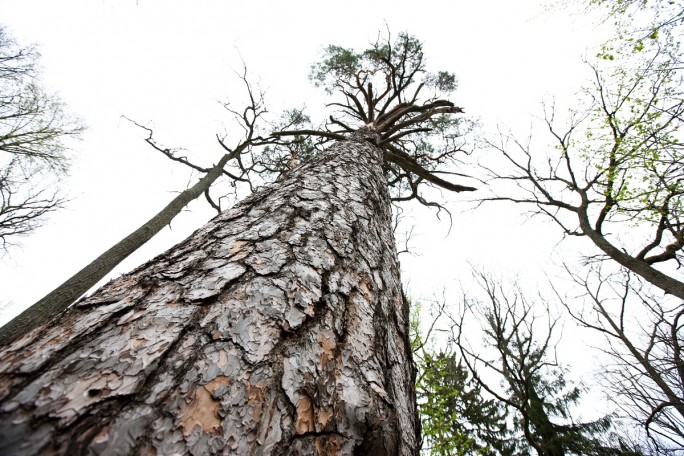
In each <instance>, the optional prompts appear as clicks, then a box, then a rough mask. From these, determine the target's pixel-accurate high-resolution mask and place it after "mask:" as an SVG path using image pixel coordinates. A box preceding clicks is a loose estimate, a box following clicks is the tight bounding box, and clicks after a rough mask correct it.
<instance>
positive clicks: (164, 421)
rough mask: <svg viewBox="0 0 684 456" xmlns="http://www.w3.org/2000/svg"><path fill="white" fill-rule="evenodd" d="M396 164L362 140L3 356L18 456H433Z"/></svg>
mask: <svg viewBox="0 0 684 456" xmlns="http://www.w3.org/2000/svg"><path fill="white" fill-rule="evenodd" d="M390 212H391V208H390V202H389V195H388V192H387V187H386V182H385V177H384V175H383V171H382V151H381V150H380V149H379V148H377V147H376V146H375V145H373V144H372V143H371V142H369V141H367V140H366V139H364V138H362V137H361V136H356V135H352V136H351V137H350V138H349V139H348V140H346V141H340V142H338V143H336V144H334V145H333V146H331V147H330V148H329V149H328V150H326V151H324V152H322V153H321V154H319V155H318V156H317V157H315V158H314V159H312V160H310V161H309V162H307V163H305V164H303V165H301V166H300V167H298V168H296V169H294V170H292V171H291V172H290V173H288V174H287V175H285V176H283V177H281V178H280V179H279V180H278V181H276V182H275V183H273V184H271V185H269V186H266V187H264V188H262V189H261V190H259V191H257V192H255V193H254V194H252V195H251V196H250V197H248V198H247V199H245V200H244V201H242V202H241V203H239V204H237V205H236V206H235V207H234V208H232V209H230V210H228V211H226V212H224V213H222V214H221V215H219V216H218V217H216V218H215V219H213V220H212V221H210V222H209V223H208V224H207V225H205V226H204V227H203V228H201V229H200V230H198V231H197V232H195V233H194V234H193V235H192V236H191V237H190V238H188V239H187V240H185V241H184V242H182V243H180V244H178V245H177V246H175V247H173V248H172V249H170V250H169V251H167V252H166V253H164V254H162V255H160V256H159V257H157V258H155V259H153V260H151V261H150V262H148V263H147V264H144V265H142V266H141V267H139V268H138V269H136V270H135V271H133V272H132V273H130V274H127V275H125V276H122V277H121V278H119V279H117V280H114V281H112V282H110V283H109V284H107V285H105V286H104V287H103V288H101V289H100V290H99V291H97V292H96V293H95V294H93V295H92V296H90V297H88V298H86V299H83V300H81V301H80V302H78V303H77V304H76V305H74V306H72V308H71V309H69V310H68V311H67V312H65V313H64V314H62V315H61V316H60V317H59V318H57V319H55V320H54V321H53V322H51V323H49V324H47V325H44V326H43V327H40V328H38V329H37V330H35V331H32V332H31V333H29V334H27V335H26V336H24V337H22V338H21V339H19V340H16V341H15V342H14V343H13V344H12V345H11V346H9V347H8V348H7V349H5V350H4V351H3V352H1V353H0V385H2V393H0V394H1V396H0V398H1V400H2V403H1V404H0V450H2V451H0V452H2V454H41V453H53V454H70V455H71V454H160V455H161V454H192V455H200V454H201V455H205V454H241V455H242V454H354V453H356V454H388V455H390V454H397V455H410V454H417V451H418V440H417V426H418V424H417V418H416V408H415V393H414V389H413V388H414V387H413V380H414V367H413V363H412V360H411V355H410V350H409V342H408V310H407V307H406V303H405V301H404V299H403V295H402V292H401V282H400V278H399V267H398V262H397V258H396V250H395V246H394V240H393V234H392V228H391V213H390Z"/></svg>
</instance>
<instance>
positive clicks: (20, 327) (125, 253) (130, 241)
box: [0, 153, 235, 347]
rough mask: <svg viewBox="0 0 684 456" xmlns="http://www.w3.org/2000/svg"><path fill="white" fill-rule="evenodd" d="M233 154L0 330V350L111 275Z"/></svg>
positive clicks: (202, 189)
mask: <svg viewBox="0 0 684 456" xmlns="http://www.w3.org/2000/svg"><path fill="white" fill-rule="evenodd" d="M234 155H235V153H233V154H225V155H224V156H223V158H221V160H219V162H218V164H216V165H215V166H214V167H213V168H211V169H210V170H209V172H207V174H206V175H205V176H204V177H202V179H200V180H199V181H198V182H197V183H196V184H195V185H193V186H192V187H190V188H187V189H185V190H184V191H182V192H181V193H180V194H179V195H178V196H176V197H175V198H174V199H173V200H171V202H170V203H169V204H167V205H166V206H165V207H164V209H162V210H161V211H159V213H157V214H156V215H155V216H154V217H152V218H151V219H150V220H148V221H147V222H145V223H143V224H142V226H140V227H139V228H138V229H136V230H135V231H133V232H132V233H131V234H129V235H128V236H126V237H125V238H123V239H122V240H121V241H119V242H117V243H116V244H115V245H114V246H112V247H110V248H109V249H108V250H106V251H105V252H104V253H103V254H102V255H100V256H99V257H97V258H95V260H93V261H92V262H91V263H90V264H88V265H87V266H85V267H84V268H83V269H81V270H80V271H78V272H77V273H76V274H74V275H73V276H71V277H70V278H69V279H67V280H66V281H65V282H64V283H63V284H61V285H60V286H58V287H57V288H55V289H54V290H52V291H51V292H50V293H48V294H47V295H46V296H44V297H43V298H42V299H41V300H39V301H38V302H36V303H35V304H33V305H32V306H31V307H29V308H28V309H26V310H24V311H23V312H22V313H20V314H19V315H17V316H16V317H15V318H13V319H12V320H11V321H10V322H9V323H7V324H6V325H4V326H2V327H0V347H2V346H3V345H5V344H7V343H9V342H11V341H13V340H14V339H16V338H17V337H19V336H22V335H24V334H26V333H27V332H29V331H30V330H32V329H34V328H36V327H37V326H39V325H42V324H43V323H46V322H47V321H48V320H50V319H51V318H52V317H54V316H55V315H57V314H58V313H59V312H61V311H63V310H64V309H66V308H67V307H69V306H70V305H71V304H73V303H74V301H76V300H77V299H78V298H80V297H81V296H83V295H84V294H85V293H86V292H87V291H88V290H90V289H91V288H92V287H94V286H95V285H96V284H97V282H99V281H100V280H101V279H102V278H103V277H105V276H106V275H107V274H109V273H110V272H112V269H114V268H115V267H117V266H118V265H119V263H121V262H122V261H123V260H125V259H126V258H128V257H129V256H130V255H131V254H132V253H133V252H135V251H136V250H138V249H139V248H140V247H142V246H143V245H145V243H146V242H147V241H149V240H150V239H152V238H153V237H154V235H156V234H157V233H159V232H160V231H161V230H162V229H163V228H164V227H165V226H167V225H169V224H170V223H171V221H172V220H173V219H174V218H176V216H177V215H178V214H180V212H181V211H182V210H183V209H184V208H185V207H186V206H187V205H188V204H190V202H191V201H192V200H194V199H196V198H197V197H199V196H200V195H201V194H203V193H204V192H206V191H208V190H209V188H210V187H211V184H213V183H214V182H215V181H216V179H218V178H219V177H220V176H221V173H222V172H223V167H224V166H225V165H226V163H227V162H228V160H229V159H231V158H233V156H234Z"/></svg>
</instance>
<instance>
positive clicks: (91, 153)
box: [0, 0, 599, 322]
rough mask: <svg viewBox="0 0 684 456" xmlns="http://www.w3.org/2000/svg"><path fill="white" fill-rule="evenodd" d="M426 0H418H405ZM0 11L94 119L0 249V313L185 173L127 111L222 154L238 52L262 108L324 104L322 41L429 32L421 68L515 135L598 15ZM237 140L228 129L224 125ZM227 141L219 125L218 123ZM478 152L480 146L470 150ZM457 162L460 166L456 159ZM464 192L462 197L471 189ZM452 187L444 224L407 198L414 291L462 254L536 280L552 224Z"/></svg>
mask: <svg viewBox="0 0 684 456" xmlns="http://www.w3.org/2000/svg"><path fill="white" fill-rule="evenodd" d="M418 4H420V9H417V8H416V6H417V5H418ZM0 22H1V23H2V24H3V25H4V26H6V27H7V28H8V31H9V32H10V33H11V34H12V35H13V36H14V37H15V38H16V39H17V40H19V41H20V42H21V43H25V44H26V43H35V44H37V45H38V46H39V48H40V51H41V53H42V59H41V63H42V66H43V69H44V72H43V80H44V83H45V85H46V86H48V87H49V88H50V89H51V90H54V91H57V92H58V93H59V94H60V96H61V98H62V99H63V100H64V102H65V103H66V104H67V105H68V107H69V109H70V111H71V112H73V113H74V114H75V115H77V116H79V117H80V118H81V119H83V121H84V123H85V124H86V125H87V126H88V129H87V130H86V132H85V134H84V135H83V140H82V141H80V142H78V143H76V144H75V145H74V150H73V157H74V158H73V167H72V170H71V175H70V177H69V178H68V179H67V180H66V181H65V182H64V189H65V190H67V191H68V194H69V195H70V196H71V198H72V200H71V202H70V203H69V204H68V205H67V208H66V209H65V210H62V211H61V212H59V213H56V214H54V215H53V216H52V217H51V218H50V221H49V223H48V224H47V226H46V227H44V228H42V229H41V230H39V231H38V232H36V234H34V235H32V236H31V237H28V238H25V239H24V240H23V247H22V248H21V249H14V250H12V251H11V255H10V256H9V257H8V256H5V257H4V258H2V259H0V303H3V304H4V305H5V308H4V309H2V311H1V315H0V322H4V321H7V320H8V319H10V318H11V317H12V316H13V315H15V314H16V313H18V312H20V311H21V310H22V309H23V308H25V307H27V306H28V305H30V304H32V303H33V302H35V301H36V300H37V299H39V298H41V297H42V296H43V295H45V294H46V293H47V292H48V291H50V290H51V289H53V288H54V287H55V286H57V285H59V284H60V283H61V282H62V281H63V280H65V279H66V278H68V277H69V276H70V275H71V274H73V273H74V272H76V271H77V270H78V269H79V268H81V267H83V266H84V265H85V264H87V263H88V262H89V261H91V260H92V259H94V258H95V257H96V256H97V255H99V254H100V253H101V252H103V251H104V250H105V249H106V248H108V247H110V246H111V245H112V244H114V243H115V242H117V241H119V240H120V239H121V238H122V237H123V236H125V235H127V234H128V233H130V232H131V231H132V230H134V229H135V228H137V227H138V226H139V225H140V224H141V223H143V222H144V221H146V220H147V219H148V218H150V217H151V216H152V215H153V214H154V213H156V212H157V211H158V210H160V209H161V208H162V207H163V205H165V204H166V203H167V202H168V201H169V200H170V199H171V198H172V197H173V196H174V192H177V191H180V190H182V189H184V188H185V187H186V186H187V185H188V183H189V182H194V181H195V180H196V176H191V175H190V174H189V173H188V171H187V170H186V169H184V168H183V167H181V166H180V165H175V164H172V163H171V162H169V161H168V160H167V159H165V158H163V157H162V156H160V155H159V154H158V153H157V152H155V151H154V150H152V149H151V148H149V146H146V145H145V144H144V142H143V140H142V138H143V133H142V132H141V131H139V130H138V129H136V128H134V127H132V126H131V125H130V124H129V123H128V122H126V121H124V120H122V118H121V116H122V115H125V116H127V117H130V118H132V119H135V120H136V121H138V122H140V123H144V124H146V125H149V126H151V127H154V129H155V136H156V138H157V140H158V141H159V142H160V143H162V144H163V145H165V146H168V147H184V148H186V149H187V150H188V155H189V156H190V157H192V158H193V159H194V160H196V161H198V162H200V163H202V164H204V165H210V164H212V163H214V162H216V161H217V160H218V158H220V156H221V150H219V148H218V146H217V144H216V141H215V136H214V135H215V133H217V132H221V131H222V124H223V122H225V121H226V120H227V115H226V113H225V112H224V111H223V110H222V109H221V107H220V105H219V103H217V100H231V101H232V102H233V103H234V104H235V105H236V106H240V103H241V100H242V98H241V97H242V96H243V95H244V93H243V91H242V89H241V87H240V85H239V81H238V80H237V78H236V76H235V73H234V71H235V70H239V69H240V68H241V66H242V63H241V58H242V59H243V60H244V62H245V63H246V65H247V67H248V69H249V77H250V79H252V80H253V81H255V82H258V83H259V85H260V86H261V87H262V88H263V89H264V90H265V91H266V97H267V101H268V102H269V109H270V111H271V112H273V113H277V112H278V111H279V110H280V109H282V108H284V107H292V106H299V107H301V106H308V107H312V108H314V107H317V106H319V105H320V104H321V97H320V93H319V92H318V90H317V89H315V88H314V87H312V85H311V84H310V83H309V82H308V80H307V73H308V68H309V65H310V64H311V63H312V62H313V61H315V60H316V59H318V58H319V57H320V56H321V54H322V48H323V46H325V45H327V44H340V45H343V46H347V47H357V48H363V47H364V46H367V44H368V43H369V42H370V41H372V40H374V39H375V38H376V36H377V34H378V31H381V30H384V29H385V27H386V26H389V28H390V29H391V30H392V31H393V32H394V33H397V32H399V31H408V32H409V33H412V34H414V35H416V36H417V37H418V38H419V39H421V40H422V41H423V42H424V43H425V51H426V54H427V57H428V64H429V67H430V68H433V69H440V70H449V71H452V72H454V73H455V74H456V75H457V76H458V79H459V81H460V85H459V90H458V91H457V93H456V94H455V96H454V97H453V101H454V102H455V103H456V104H457V105H459V106H463V107H464V108H465V110H466V112H467V113H468V115H469V116H472V117H473V118H475V119H479V120H480V121H481V123H482V125H483V128H484V129H485V130H488V131H492V130H494V129H495V128H496V126H497V125H503V126H509V127H511V128H514V129H516V130H517V131H519V132H520V133H521V134H523V135H524V134H526V133H527V127H528V125H529V124H530V123H532V122H534V121H535V120H534V117H533V116H535V115H537V116H538V115H540V114H541V110H540V102H541V100H542V99H544V98H545V97H546V98H547V99H548V98H549V97H555V99H556V101H557V103H558V104H559V106H561V107H562V106H572V104H573V102H574V100H575V98H576V97H575V95H574V94H575V93H576V92H577V90H578V89H579V88H580V86H581V85H582V83H583V82H584V81H585V80H586V78H587V77H588V72H587V68H586V66H585V65H584V64H583V63H582V59H583V58H584V57H591V56H592V55H594V54H595V47H596V46H597V44H598V42H599V37H598V35H597V33H595V30H594V29H595V25H596V23H595V22H596V21H593V20H591V19H587V18H584V17H582V16H573V15H571V14H570V12H563V11H558V10H556V11H552V12H546V10H545V8H544V6H543V5H542V4H541V3H540V2H538V1H535V0H518V1H516V2H512V1H510V0H489V1H482V0H478V1H476V0H470V1H464V0H460V1H449V2H447V1H436V0H423V1H422V2H420V3H418V2H415V1H412V2H407V1H397V0H394V1H374V2H368V1H367V0H365V1H347V2H335V3H333V2H322V1H320V0H319V1H290V2H282V1H239V2H238V1H229V0H224V1H209V0H202V1H199V0H196V1H172V0H137V1H136V0H116V1H108V0H101V1H97V0H87V1H86V0H83V1H74V0H60V1H59V2H56V1H53V0H44V1H37V0H2V2H0ZM236 139H237V138H236ZM229 140H230V137H229ZM481 153H484V152H481ZM461 171H462V172H466V173H467V172H468V170H461ZM469 197H471V196H470V195H469ZM444 198H445V199H447V198H448V199H450V200H451V203H450V204H449V207H450V209H451V210H452V212H453V213H454V225H453V227H452V229H451V232H450V234H449V236H448V237H446V235H447V232H448V230H449V225H448V222H447V221H445V219H442V221H439V220H437V219H436V218H435V217H434V215H433V214H432V213H430V212H426V211H418V212H416V213H415V215H414V218H413V220H409V223H410V224H411V223H412V224H415V233H416V236H415V237H414V239H413V240H412V243H411V246H412V247H413V249H414V252H416V253H418V254H419V255H415V256H409V255H402V256H401V257H400V260H401V261H402V267H403V272H402V274H403V277H402V278H403V280H404V282H405V283H408V284H409V293H410V294H411V295H412V296H414V297H418V298H420V297H426V296H430V295H431V294H432V293H434V292H440V291H441V289H442V288H444V287H446V288H447V289H448V290H454V289H456V288H457V287H458V285H459V283H463V282H466V283H467V282H468V281H469V279H468V277H467V276H468V270H469V267H470V265H471V264H473V265H476V266H478V267H481V268H483V269H486V270H489V271H492V272H493V273H495V274H501V275H506V276H511V275H515V274H518V275H521V276H523V277H527V278H528V279H529V278H530V277H531V278H532V279H533V280H532V282H534V280H539V281H542V282H543V281H545V280H546V278H545V276H544V272H549V271H551V273H553V272H552V269H551V266H550V265H551V264H552V263H554V262H555V263H556V264H559V261H558V257H559V256H560V255H561V252H562V249H567V246H564V245H561V246H560V247H559V246H557V245H556V244H557V243H558V241H559V240H560V233H559V232H558V231H557V230H555V229H554V228H552V227H551V226H550V225H548V224H540V223H538V222H536V221H534V220H532V221H528V222H526V223H523V222H524V221H525V217H524V216H523V215H522V214H521V208H519V207H508V206H496V207H488V206H486V207H483V208H479V209H477V210H474V211H470V210H468V209H469V208H471V207H472V204H469V203H466V202H465V198H462V197H452V196H451V195H446V194H445V195H444ZM210 217H212V211H210V210H209V208H208V207H207V204H206V202H204V201H203V200H201V201H196V202H194V203H193V204H192V205H191V206H190V209H189V211H187V212H186V213H184V214H182V215H181V216H180V217H179V218H178V219H176V220H175V221H174V222H173V223H172V227H171V228H172V229H165V230H164V232H162V233H161V234H159V235H157V237H156V238H155V239H153V240H152V241H151V242H150V243H149V244H148V245H146V246H145V247H144V248H142V249H141V250H140V251H138V252H137V253H136V254H134V255H133V256H132V257H130V258H129V259H128V260H126V261H125V262H124V263H123V264H122V265H120V266H119V267H118V268H117V269H116V270H115V272H114V273H113V274H112V275H111V276H117V275H119V274H121V273H123V272H126V271H128V270H130V269H132V268H133V267H135V266H137V265H138V264H140V263H141V262H144V261H146V260H148V259H150V258H151V257H152V256H154V255H155V254H157V253H160V252H162V251H163V250H165V249H166V248H168V247H170V246H171V245H173V244H175V243H177V242H179V241H181V240H182V239H184V238H185V237H186V236H187V235H188V234H190V233H191V232H192V231H194V230H195V229H197V228H199V227H200V226H201V225H202V224H203V223H204V222H206V221H207V220H208V219H209V218H210Z"/></svg>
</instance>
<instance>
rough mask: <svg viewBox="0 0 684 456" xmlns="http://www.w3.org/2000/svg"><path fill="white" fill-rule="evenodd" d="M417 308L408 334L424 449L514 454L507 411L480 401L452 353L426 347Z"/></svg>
mask: <svg viewBox="0 0 684 456" xmlns="http://www.w3.org/2000/svg"><path fill="white" fill-rule="evenodd" d="M420 310H421V306H420V304H419V303H418V304H415V305H414V306H412V309H411V321H410V330H411V340H412V349H413V352H414V359H415V360H416V363H417V367H418V377H417V379H416V391H417V396H418V408H419V413H420V417H421V425H422V434H423V450H424V451H425V452H426V453H427V454H430V455H435V456H437V455H439V456H468V455H472V456H475V455H478V456H490V455H491V456H495V455H503V456H505V455H513V454H515V451H514V450H515V445H514V444H513V443H511V442H510V441H509V440H508V437H509V432H508V430H507V423H506V417H507V411H506V408H505V407H502V406H501V404H499V403H498V402H497V401H495V400H493V399H491V398H490V399H485V398H484V397H483V395H482V390H481V388H480V386H479V385H477V383H474V382H473V380H472V378H470V377H469V375H468V371H467V369H466V368H465V367H464V366H463V365H462V364H460V363H459V362H458V361H457V359H456V356H455V354H453V353H445V352H441V351H436V350H434V349H433V348H431V347H430V346H431V345H432V342H431V341H429V340H426V338H425V337H424V336H423V335H422V333H421V331H420ZM428 338H429V337H428Z"/></svg>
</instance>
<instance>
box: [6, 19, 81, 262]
mask: <svg viewBox="0 0 684 456" xmlns="http://www.w3.org/2000/svg"><path fill="white" fill-rule="evenodd" d="M38 59H39V54H38V52H37V51H36V49H35V48H34V47H32V46H20V45H19V44H17V43H16V41H14V39H12V38H11V37H10V36H9V34H8V33H7V30H6V29H5V28H4V27H3V26H1V25H0V244H1V245H0V248H2V249H3V250H4V251H7V249H8V248H9V247H10V246H11V245H12V244H14V243H16V240H17V238H18V237H20V236H23V235H26V234H29V233H31V232H32V231H33V230H34V229H36V228H37V227H39V226H40V225H41V223H42V222H43V221H44V219H45V215H46V214H48V213H49V212H52V211H54V210H56V209H58V208H59V207H60V205H61V204H62V203H63V200H62V198H61V197H59V196H58V194H57V191H56V188H55V185H56V183H57V182H56V181H57V180H58V179H59V177H60V176H61V175H63V173H64V171H66V169H67V167H68V164H69V163H68V158H67V156H66V155H65V150H66V147H65V140H66V139H67V138H69V137H74V136H77V135H78V134H79V133H80V132H81V127H80V126H79V124H78V122H77V121H76V120H74V119H72V118H70V117H69V116H68V115H67V113H66V112H65V109H64V106H63V104H62V103H61V102H60V100H59V99H58V98H57V97H56V96H55V95H52V94H49V93H47V92H45V91H44V90H43V89H42V88H41V86H40V80H39V71H38Z"/></svg>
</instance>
